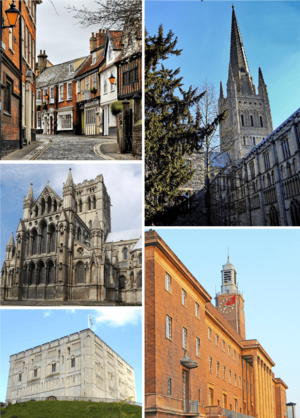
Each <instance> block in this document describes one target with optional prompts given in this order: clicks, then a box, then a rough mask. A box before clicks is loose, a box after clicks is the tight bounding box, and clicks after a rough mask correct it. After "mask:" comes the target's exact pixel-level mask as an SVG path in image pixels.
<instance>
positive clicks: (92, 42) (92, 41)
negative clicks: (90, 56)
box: [90, 32, 97, 53]
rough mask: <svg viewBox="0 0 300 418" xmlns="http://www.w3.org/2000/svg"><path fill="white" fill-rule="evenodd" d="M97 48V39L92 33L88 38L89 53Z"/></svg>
mask: <svg viewBox="0 0 300 418" xmlns="http://www.w3.org/2000/svg"><path fill="white" fill-rule="evenodd" d="M96 48H97V38H96V37H95V36H94V32H93V33H92V37H91V38H90V53H92V52H93V51H94V49H96Z"/></svg>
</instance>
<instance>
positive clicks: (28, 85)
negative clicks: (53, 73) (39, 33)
mask: <svg viewBox="0 0 300 418" xmlns="http://www.w3.org/2000/svg"><path fill="white" fill-rule="evenodd" d="M10 3H11V2H10V1H6V0H4V1H2V2H1V5H0V10H1V16H0V17H1V20H2V17H4V19H5V26H8V22H7V18H6V15H5V11H6V10H7V9H9V6H10ZM41 3H42V0H34V1H29V0H22V1H21V0H17V1H16V2H15V5H16V7H17V9H18V10H19V11H20V17H19V19H18V21H17V24H16V26H15V27H14V28H9V29H3V32H2V45H1V49H2V65H1V98H2V108H1V122H2V123H1V142H2V155H6V154H9V153H10V152H12V151H14V150H16V149H18V148H22V147H23V145H26V144H30V143H31V141H32V140H35V96H36V94H35V48H36V6H37V5H38V4H41Z"/></svg>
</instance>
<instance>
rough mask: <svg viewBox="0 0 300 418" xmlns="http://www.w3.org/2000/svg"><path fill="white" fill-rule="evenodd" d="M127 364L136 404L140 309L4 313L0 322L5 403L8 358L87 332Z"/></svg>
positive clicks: (139, 378)
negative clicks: (90, 330) (131, 370)
mask: <svg viewBox="0 0 300 418" xmlns="http://www.w3.org/2000/svg"><path fill="white" fill-rule="evenodd" d="M88 313H89V314H90V317H91V319H92V322H93V324H94V325H93V326H92V327H91V329H92V330H93V331H94V332H95V334H97V335H98V337H99V338H101V340H103V341H104V342H105V343H106V344H107V345H109V346H110V347H111V348H112V349H113V350H114V351H115V352H116V353H117V354H119V355H120V356H121V357H122V358H123V359H124V360H125V361H126V362H127V363H129V364H130V365H131V366H132V367H133V368H134V372H135V382H136V392H137V401H138V402H140V403H141V402H142V319H141V318H142V308H129V307H105V308H98V309H89V310H87V309H75V310H74V309H59V308H58V309H5V308H2V309H1V311H0V322H1V333H0V336H1V389H0V400H1V401H4V400H5V396H6V387H7V381H8V372H9V356H10V355H12V354H16V353H18V352H20V351H23V350H26V349H29V348H33V347H36V346H38V345H41V344H44V343H47V342H50V341H53V340H56V339H58V338H61V337H65V336H66V335H70V334H72V333H75V332H78V331H82V330H84V329H86V328H88Z"/></svg>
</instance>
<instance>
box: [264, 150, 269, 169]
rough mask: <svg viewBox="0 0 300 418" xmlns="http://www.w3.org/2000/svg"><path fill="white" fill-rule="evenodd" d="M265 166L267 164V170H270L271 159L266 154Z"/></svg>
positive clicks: (266, 153)
mask: <svg viewBox="0 0 300 418" xmlns="http://www.w3.org/2000/svg"><path fill="white" fill-rule="evenodd" d="M264 164H265V170H269V168H270V159H269V153H268V152H265V153H264Z"/></svg>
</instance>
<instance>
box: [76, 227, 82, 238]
mask: <svg viewBox="0 0 300 418" xmlns="http://www.w3.org/2000/svg"><path fill="white" fill-rule="evenodd" d="M81 236H82V235H81V228H80V226H79V227H78V228H77V239H78V241H81Z"/></svg>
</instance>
